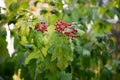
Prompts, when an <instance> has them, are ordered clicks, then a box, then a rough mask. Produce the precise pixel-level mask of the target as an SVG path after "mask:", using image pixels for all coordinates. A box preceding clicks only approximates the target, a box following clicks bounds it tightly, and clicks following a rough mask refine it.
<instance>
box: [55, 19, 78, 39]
mask: <svg viewBox="0 0 120 80" xmlns="http://www.w3.org/2000/svg"><path fill="white" fill-rule="evenodd" d="M55 26H56V28H55V30H56V31H58V32H60V33H62V34H65V35H67V36H68V39H74V38H76V33H77V32H78V31H77V30H76V29H75V28H70V26H72V24H68V23H66V22H64V21H62V20H58V21H57V22H56V24H55Z"/></svg>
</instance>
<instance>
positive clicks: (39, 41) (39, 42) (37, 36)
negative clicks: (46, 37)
mask: <svg viewBox="0 0 120 80" xmlns="http://www.w3.org/2000/svg"><path fill="white" fill-rule="evenodd" d="M34 43H35V45H36V46H37V47H38V48H41V47H44V41H43V34H42V33H41V32H35V33H34Z"/></svg>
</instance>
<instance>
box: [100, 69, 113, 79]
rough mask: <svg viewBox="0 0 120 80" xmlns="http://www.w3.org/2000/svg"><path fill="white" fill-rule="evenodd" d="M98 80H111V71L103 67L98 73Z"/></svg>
mask: <svg viewBox="0 0 120 80" xmlns="http://www.w3.org/2000/svg"><path fill="white" fill-rule="evenodd" d="M100 80H113V76H112V71H111V70H109V69H108V68H106V67H103V68H102V70H101V72H100Z"/></svg>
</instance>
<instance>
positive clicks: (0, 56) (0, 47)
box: [0, 32, 9, 64]
mask: <svg viewBox="0 0 120 80" xmlns="http://www.w3.org/2000/svg"><path fill="white" fill-rule="evenodd" d="M8 57H9V54H8V50H7V42H6V41H5V38H4V36H2V35H1V32H0V64H1V63H3V62H4V61H5V60H6V59H7V58H8Z"/></svg>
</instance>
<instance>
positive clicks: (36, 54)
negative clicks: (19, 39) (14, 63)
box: [25, 52, 40, 64]
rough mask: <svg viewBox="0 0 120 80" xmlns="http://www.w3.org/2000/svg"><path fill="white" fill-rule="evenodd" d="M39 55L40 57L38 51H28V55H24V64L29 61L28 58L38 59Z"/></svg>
mask: <svg viewBox="0 0 120 80" xmlns="http://www.w3.org/2000/svg"><path fill="white" fill-rule="evenodd" d="M39 57H40V53H39V52H32V53H30V55H28V57H26V59H25V64H28V63H29V62H30V60H32V59H38V58H39Z"/></svg>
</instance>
